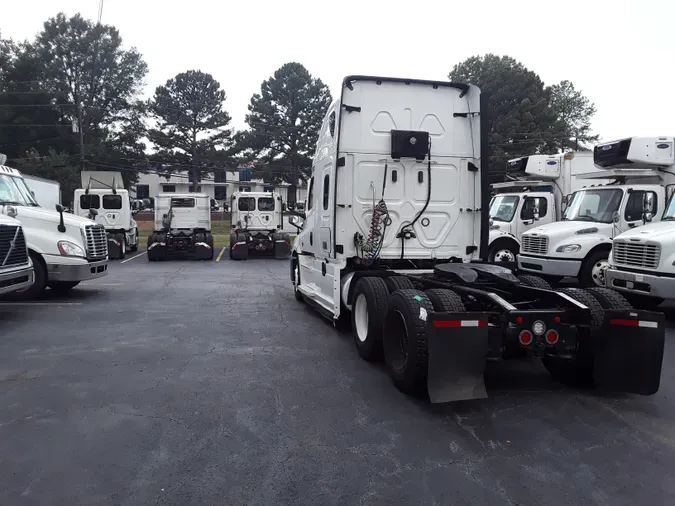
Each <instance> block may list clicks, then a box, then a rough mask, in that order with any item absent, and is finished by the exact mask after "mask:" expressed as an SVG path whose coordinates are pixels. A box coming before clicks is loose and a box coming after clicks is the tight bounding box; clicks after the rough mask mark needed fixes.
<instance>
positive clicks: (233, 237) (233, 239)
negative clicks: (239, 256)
mask: <svg viewBox="0 0 675 506" xmlns="http://www.w3.org/2000/svg"><path fill="white" fill-rule="evenodd" d="M236 242H237V234H235V233H234V232H230V247H229V248H228V249H229V250H230V260H234V255H233V253H232V246H234V244H235V243H236Z"/></svg>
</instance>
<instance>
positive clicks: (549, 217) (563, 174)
mask: <svg viewBox="0 0 675 506" xmlns="http://www.w3.org/2000/svg"><path fill="white" fill-rule="evenodd" d="M598 170H599V169H597V168H596V167H595V165H594V164H593V153H591V152H583V151H578V152H569V153H561V154H557V155H530V156H524V157H521V158H514V159H513V160H509V161H508V163H507V173H508V174H509V176H510V177H514V179H513V180H512V181H506V182H504V183H495V184H493V185H492V189H493V191H494V192H496V195H495V196H494V197H493V198H492V200H491V201H490V218H491V221H490V239H489V240H490V249H489V253H488V259H489V260H490V261H491V262H507V263H514V264H515V262H516V256H517V255H518V253H519V251H520V242H521V238H522V236H523V234H524V233H525V232H526V231H528V230H530V229H531V228H534V227H537V226H541V225H545V224H546V223H552V222H556V221H559V220H560V218H561V215H562V211H563V210H564V203H565V201H566V199H567V198H569V196H570V195H571V194H572V193H574V192H575V191H577V190H578V189H580V188H582V187H583V186H584V185H586V184H588V182H587V181H584V180H579V179H578V178H577V177H576V176H577V174H582V173H588V172H594V171H595V172H597V171H598ZM605 182H606V183H609V182H611V180H609V179H607V180H605Z"/></svg>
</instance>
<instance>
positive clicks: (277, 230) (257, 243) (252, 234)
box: [230, 192, 291, 260]
mask: <svg viewBox="0 0 675 506" xmlns="http://www.w3.org/2000/svg"><path fill="white" fill-rule="evenodd" d="M231 202H232V206H231V209H232V231H231V232H230V258H231V259H232V260H245V259H247V258H248V256H249V254H252V253H260V254H265V253H272V254H274V256H275V258H278V259H286V258H288V255H289V254H290V249H291V236H290V235H289V234H288V233H285V232H283V227H284V206H283V202H282V200H281V195H280V194H279V193H277V192H234V193H233V194H232V197H231Z"/></svg>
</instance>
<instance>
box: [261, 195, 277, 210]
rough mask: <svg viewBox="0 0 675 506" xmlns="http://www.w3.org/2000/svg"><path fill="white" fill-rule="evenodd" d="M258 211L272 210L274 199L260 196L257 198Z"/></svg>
mask: <svg viewBox="0 0 675 506" xmlns="http://www.w3.org/2000/svg"><path fill="white" fill-rule="evenodd" d="M258 211H274V199H271V198H267V197H260V198H259V199H258Z"/></svg>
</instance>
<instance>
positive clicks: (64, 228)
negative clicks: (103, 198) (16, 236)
mask: <svg viewBox="0 0 675 506" xmlns="http://www.w3.org/2000/svg"><path fill="white" fill-rule="evenodd" d="M2 158H5V157H4V155H2V156H0V214H5V215H7V216H9V217H11V218H16V219H17V220H19V221H20V222H21V227H22V228H23V233H24V235H25V237H26V243H27V245H28V253H29V255H30V259H31V262H32V263H33V269H34V277H33V284H32V285H31V286H30V287H28V288H26V289H24V290H20V291H16V292H15V293H13V294H12V296H13V297H16V298H19V299H24V300H29V299H34V298H37V297H40V296H41V295H42V294H43V292H44V291H45V289H46V288H47V287H49V288H50V289H52V290H53V291H58V292H62V293H65V292H67V291H69V290H70V289H72V288H73V287H75V286H77V285H78V284H79V283H80V282H82V281H86V280H89V279H94V278H99V277H101V276H105V275H107V274H108V244H107V240H106V235H105V229H104V228H103V227H102V226H101V225H98V224H96V223H95V222H94V221H92V220H89V219H86V218H82V217H80V216H75V215H72V214H69V213H65V214H64V212H63V207H62V206H60V205H59V206H56V209H55V210H50V209H44V208H42V207H40V206H39V205H38V203H37V202H36V201H35V199H34V198H33V195H32V193H31V191H30V189H29V188H28V186H27V185H26V182H25V181H24V178H23V176H22V175H21V173H20V172H19V171H18V170H16V169H12V168H10V167H6V166H4V165H2V163H4V161H5V160H3V159H2Z"/></svg>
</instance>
